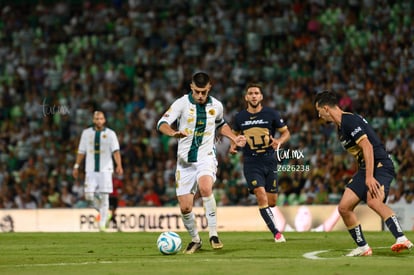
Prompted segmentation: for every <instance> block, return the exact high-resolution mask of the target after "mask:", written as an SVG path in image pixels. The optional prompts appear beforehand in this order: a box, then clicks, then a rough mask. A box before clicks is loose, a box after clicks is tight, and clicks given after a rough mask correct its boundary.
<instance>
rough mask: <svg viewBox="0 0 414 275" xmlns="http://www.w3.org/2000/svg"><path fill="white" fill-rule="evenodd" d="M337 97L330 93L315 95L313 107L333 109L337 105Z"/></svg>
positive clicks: (324, 92)
mask: <svg viewBox="0 0 414 275" xmlns="http://www.w3.org/2000/svg"><path fill="white" fill-rule="evenodd" d="M338 101H339V99H338V95H337V94H336V93H334V92H331V91H323V92H320V93H318V94H316V97H315V101H314V105H316V104H318V106H325V105H327V106H329V107H334V106H336V105H338Z"/></svg>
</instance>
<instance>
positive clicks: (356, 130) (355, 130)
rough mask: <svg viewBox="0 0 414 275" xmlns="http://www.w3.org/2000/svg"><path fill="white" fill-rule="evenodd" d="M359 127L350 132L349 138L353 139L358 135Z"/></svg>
mask: <svg viewBox="0 0 414 275" xmlns="http://www.w3.org/2000/svg"><path fill="white" fill-rule="evenodd" d="M361 131H362V129H361V126H358V127H357V128H355V129H354V130H353V131H352V132H351V136H352V137H355V135H356V134H358V133H359V132H361Z"/></svg>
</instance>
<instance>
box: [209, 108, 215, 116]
mask: <svg viewBox="0 0 414 275" xmlns="http://www.w3.org/2000/svg"><path fill="white" fill-rule="evenodd" d="M208 113H209V114H210V115H212V116H214V115H215V114H216V110H214V109H210V110H209V111H208Z"/></svg>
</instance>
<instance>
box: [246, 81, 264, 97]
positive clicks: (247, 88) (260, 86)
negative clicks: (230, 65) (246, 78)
mask: <svg viewBox="0 0 414 275" xmlns="http://www.w3.org/2000/svg"><path fill="white" fill-rule="evenodd" d="M250 88H259V90H260V92H261V93H262V94H263V87H262V85H261V84H259V83H254V82H250V83H249V84H247V87H246V93H247V90H249V89H250Z"/></svg>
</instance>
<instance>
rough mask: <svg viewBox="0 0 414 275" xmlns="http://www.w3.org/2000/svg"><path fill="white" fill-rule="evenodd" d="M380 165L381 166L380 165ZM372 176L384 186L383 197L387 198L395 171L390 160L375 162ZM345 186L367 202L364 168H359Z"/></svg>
mask: <svg viewBox="0 0 414 275" xmlns="http://www.w3.org/2000/svg"><path fill="white" fill-rule="evenodd" d="M379 165H380V167H378V166H379ZM381 165H382V166H381ZM374 178H375V179H376V180H377V181H378V182H379V183H380V185H382V186H384V193H385V198H384V202H385V201H386V200H387V197H388V192H389V191H390V185H391V182H392V181H393V180H394V178H395V171H394V166H393V164H392V162H386V163H385V164H384V163H381V162H380V163H376V167H375V168H374ZM347 187H348V188H350V189H351V190H352V191H354V193H355V194H356V195H357V196H358V197H359V198H360V199H361V200H362V201H364V202H367V193H368V187H367V185H366V184H365V169H360V170H358V172H356V174H355V175H354V176H353V177H352V179H351V180H350V181H349V182H348V184H347Z"/></svg>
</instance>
